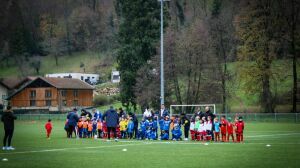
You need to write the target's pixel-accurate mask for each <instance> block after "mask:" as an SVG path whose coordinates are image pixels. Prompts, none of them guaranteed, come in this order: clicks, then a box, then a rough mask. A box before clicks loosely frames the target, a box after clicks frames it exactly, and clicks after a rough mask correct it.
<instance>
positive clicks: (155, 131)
mask: <svg viewBox="0 0 300 168" xmlns="http://www.w3.org/2000/svg"><path fill="white" fill-rule="evenodd" d="M157 127H158V126H157V116H154V118H153V127H152V130H153V132H154V133H155V139H157Z"/></svg>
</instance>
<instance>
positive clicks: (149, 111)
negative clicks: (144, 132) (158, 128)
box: [143, 107, 152, 118]
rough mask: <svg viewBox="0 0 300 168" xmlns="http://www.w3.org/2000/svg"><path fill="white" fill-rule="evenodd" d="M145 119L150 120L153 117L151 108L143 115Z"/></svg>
mask: <svg viewBox="0 0 300 168" xmlns="http://www.w3.org/2000/svg"><path fill="white" fill-rule="evenodd" d="M143 117H144V118H150V117H152V113H151V110H149V107H147V108H146V109H145V112H144V114H143Z"/></svg>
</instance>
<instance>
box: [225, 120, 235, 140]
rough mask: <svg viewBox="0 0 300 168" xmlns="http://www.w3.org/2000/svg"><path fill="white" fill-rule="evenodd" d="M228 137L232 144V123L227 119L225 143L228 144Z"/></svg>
mask: <svg viewBox="0 0 300 168" xmlns="http://www.w3.org/2000/svg"><path fill="white" fill-rule="evenodd" d="M230 137H231V139H232V142H234V136H233V123H231V122H230V120H229V119H228V122H227V142H229V138H230Z"/></svg>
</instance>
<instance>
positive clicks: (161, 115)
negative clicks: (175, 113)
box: [160, 104, 169, 118]
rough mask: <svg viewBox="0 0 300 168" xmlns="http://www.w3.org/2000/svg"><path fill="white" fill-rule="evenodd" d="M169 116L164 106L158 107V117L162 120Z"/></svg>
mask: <svg viewBox="0 0 300 168" xmlns="http://www.w3.org/2000/svg"><path fill="white" fill-rule="evenodd" d="M168 115H169V111H168V110H167V109H166V108H165V105H164V104H162V105H161V106H160V117H162V118H164V117H166V116H168Z"/></svg>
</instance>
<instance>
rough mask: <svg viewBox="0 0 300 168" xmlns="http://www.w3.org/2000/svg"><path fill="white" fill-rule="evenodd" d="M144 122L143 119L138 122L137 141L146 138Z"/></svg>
mask: <svg viewBox="0 0 300 168" xmlns="http://www.w3.org/2000/svg"><path fill="white" fill-rule="evenodd" d="M146 130H147V128H146V121H145V119H144V118H143V119H142V121H141V122H140V129H139V139H145V136H146Z"/></svg>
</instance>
